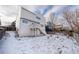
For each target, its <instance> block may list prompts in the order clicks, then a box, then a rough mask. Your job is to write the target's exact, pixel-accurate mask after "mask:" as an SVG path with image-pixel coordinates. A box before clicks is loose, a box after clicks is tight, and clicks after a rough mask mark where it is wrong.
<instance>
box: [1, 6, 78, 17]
mask: <svg viewBox="0 0 79 59" xmlns="http://www.w3.org/2000/svg"><path fill="white" fill-rule="evenodd" d="M21 6H22V7H24V8H26V9H28V10H30V11H32V12H34V13H40V14H43V15H44V17H48V16H49V14H50V13H53V14H56V15H61V14H62V12H63V11H64V10H65V9H66V8H70V9H71V10H75V9H77V8H79V6H75V5H21ZM17 13H18V6H16V5H1V6H0V16H8V17H15V16H16V15H17Z"/></svg>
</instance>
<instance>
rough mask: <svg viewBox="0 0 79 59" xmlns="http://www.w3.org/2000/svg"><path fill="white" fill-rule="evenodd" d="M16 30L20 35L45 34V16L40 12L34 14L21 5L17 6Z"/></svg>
mask: <svg viewBox="0 0 79 59" xmlns="http://www.w3.org/2000/svg"><path fill="white" fill-rule="evenodd" d="M16 31H17V32H18V34H19V36H21V37H23V36H41V35H45V34H46V32H45V18H44V17H43V15H41V14H35V13H32V12H31V11H29V10H27V9H25V8H23V7H19V13H18V16H17V20H16Z"/></svg>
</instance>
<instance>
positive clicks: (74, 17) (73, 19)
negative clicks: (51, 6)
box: [63, 9, 79, 32]
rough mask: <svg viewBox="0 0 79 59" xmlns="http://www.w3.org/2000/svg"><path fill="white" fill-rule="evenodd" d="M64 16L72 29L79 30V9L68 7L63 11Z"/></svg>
mask: <svg viewBox="0 0 79 59" xmlns="http://www.w3.org/2000/svg"><path fill="white" fill-rule="evenodd" d="M63 17H64V18H65V20H67V22H68V23H69V25H70V26H71V28H72V31H74V32H79V10H76V11H69V10H68V9H66V10H65V11H64V12H63Z"/></svg>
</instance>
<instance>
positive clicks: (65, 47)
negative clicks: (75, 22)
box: [0, 31, 79, 54]
mask: <svg viewBox="0 0 79 59" xmlns="http://www.w3.org/2000/svg"><path fill="white" fill-rule="evenodd" d="M8 34H9V35H8ZM0 53H12V54H13V53H17V54H19V53H21V54H25V53H43V54H45V53H55V54H62V53H79V46H78V44H77V42H76V41H75V39H73V38H71V37H69V38H68V37H67V36H64V35H62V34H52V35H47V36H41V37H23V38H20V37H15V32H12V31H9V32H7V35H6V36H4V37H3V39H2V40H0Z"/></svg>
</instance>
